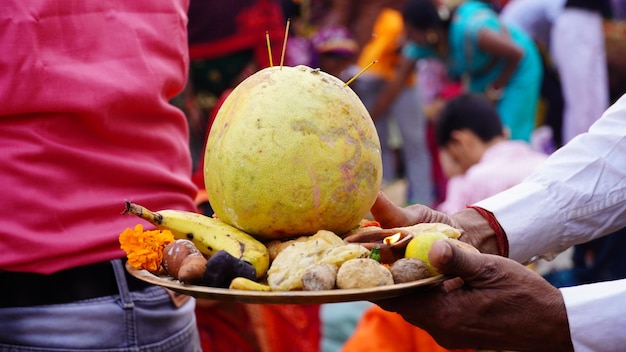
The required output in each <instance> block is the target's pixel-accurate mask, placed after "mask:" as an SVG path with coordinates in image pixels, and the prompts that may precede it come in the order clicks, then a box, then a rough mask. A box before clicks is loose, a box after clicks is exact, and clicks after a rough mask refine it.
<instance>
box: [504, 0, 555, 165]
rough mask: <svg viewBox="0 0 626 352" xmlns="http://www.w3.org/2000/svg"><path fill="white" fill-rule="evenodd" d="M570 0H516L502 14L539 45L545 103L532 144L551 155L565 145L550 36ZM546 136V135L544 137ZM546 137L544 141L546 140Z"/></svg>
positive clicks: (542, 99) (542, 95) (540, 109)
mask: <svg viewBox="0 0 626 352" xmlns="http://www.w3.org/2000/svg"><path fill="white" fill-rule="evenodd" d="M565 1H566V0H553V1H544V0H513V1H509V2H508V3H507V4H506V6H504V8H503V9H502V10H501V11H500V14H499V16H500V19H501V20H502V21H503V22H504V23H508V24H510V25H512V26H517V27H519V28H520V29H521V30H523V31H524V32H526V33H527V34H528V36H530V37H531V38H532V39H533V40H534V42H535V43H536V44H537V48H538V49H539V53H540V54H541V59H542V60H541V61H542V64H543V78H542V80H541V101H540V108H539V113H538V116H537V126H538V127H537V130H535V133H534V134H533V140H531V143H532V144H535V145H536V146H537V149H540V150H544V151H545V152H547V153H551V152H553V151H554V149H556V148H557V147H560V146H561V145H563V137H562V130H563V127H562V126H563V106H564V104H565V103H564V101H563V92H562V89H561V80H560V78H559V73H558V70H557V67H556V66H555V64H554V61H553V60H552V56H551V54H550V37H551V33H552V27H553V25H554V23H555V22H556V19H557V18H558V16H559V15H560V14H561V12H562V11H563V6H564V5H565ZM542 133H544V135H543V136H542ZM542 137H543V138H544V139H543V140H542Z"/></svg>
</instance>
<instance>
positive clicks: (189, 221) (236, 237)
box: [122, 201, 270, 278]
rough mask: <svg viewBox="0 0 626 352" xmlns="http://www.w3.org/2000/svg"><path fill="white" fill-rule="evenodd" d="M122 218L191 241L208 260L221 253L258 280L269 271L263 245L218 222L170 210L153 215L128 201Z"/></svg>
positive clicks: (268, 261) (204, 216) (265, 248)
mask: <svg viewBox="0 0 626 352" xmlns="http://www.w3.org/2000/svg"><path fill="white" fill-rule="evenodd" d="M122 214H132V215H137V216H138V217H140V218H142V219H144V220H147V221H149V222H150V223H152V224H153V225H155V226H156V227H157V228H159V229H167V230H170V231H171V232H172V234H173V235H174V237H175V238H176V239H188V240H190V241H192V242H193V243H194V244H195V245H196V247H197V248H198V250H199V251H200V252H202V253H203V254H205V255H206V256H208V257H210V256H212V255H213V254H214V253H217V252H218V251H220V250H224V251H226V252H228V253H230V254H231V255H232V256H234V257H235V258H239V259H241V260H244V261H246V262H248V263H250V264H251V265H252V266H253V267H254V269H255V271H256V277H257V278H262V277H264V276H265V274H266V273H267V269H268V268H269V263H270V255H269V251H268V249H267V247H266V246H265V245H264V244H263V243H261V242H260V241H258V240H257V239H255V238H254V237H252V236H251V235H249V234H248V233H245V232H243V231H241V230H239V229H237V228H235V227H233V226H230V225H228V224H226V223H225V222H222V221H221V220H219V219H216V218H212V217H209V216H206V215H203V214H198V213H193V212H188V211H182V210H173V209H165V210H160V211H154V212H153V211H150V210H148V209H146V208H145V207H143V206H141V205H138V204H134V203H131V202H128V201H127V202H126V209H124V211H123V212H122Z"/></svg>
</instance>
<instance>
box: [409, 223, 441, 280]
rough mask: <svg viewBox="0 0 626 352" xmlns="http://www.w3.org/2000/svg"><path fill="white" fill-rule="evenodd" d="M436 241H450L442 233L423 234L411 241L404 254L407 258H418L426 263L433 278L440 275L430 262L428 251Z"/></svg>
mask: <svg viewBox="0 0 626 352" xmlns="http://www.w3.org/2000/svg"><path fill="white" fill-rule="evenodd" d="M436 240H449V237H448V236H446V235H444V234H443V233H441V232H422V233H419V234H417V235H415V237H414V238H413V239H412V240H410V241H409V243H408V244H407V245H406V249H405V252H404V256H405V257H406V258H417V259H419V260H421V261H423V262H424V263H426V267H427V268H428V272H429V273H430V275H432V276H435V275H439V272H437V270H435V268H433V267H432V265H431V264H430V261H429V260H428V251H429V250H430V247H431V246H432V244H433V243H434V242H435V241H436Z"/></svg>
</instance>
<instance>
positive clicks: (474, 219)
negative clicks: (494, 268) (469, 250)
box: [451, 207, 508, 256]
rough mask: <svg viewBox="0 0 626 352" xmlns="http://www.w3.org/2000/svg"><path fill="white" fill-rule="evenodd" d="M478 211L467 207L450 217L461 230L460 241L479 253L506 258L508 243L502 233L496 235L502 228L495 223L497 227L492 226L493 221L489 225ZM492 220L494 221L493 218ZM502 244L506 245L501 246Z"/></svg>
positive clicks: (475, 208)
mask: <svg viewBox="0 0 626 352" xmlns="http://www.w3.org/2000/svg"><path fill="white" fill-rule="evenodd" d="M479 209H482V208H478V209H477V207H468V208H466V209H463V210H461V211H459V212H457V213H455V214H453V215H452V216H451V218H452V219H453V221H454V222H455V223H456V224H457V226H458V227H459V228H460V229H461V230H463V231H462V232H463V234H462V235H461V238H460V239H461V240H462V241H464V242H467V243H469V244H471V245H472V246H474V247H476V248H478V250H479V251H480V252H481V253H488V254H498V255H502V256H508V241H507V240H506V235H505V234H504V231H503V230H502V232H500V233H498V230H499V229H502V228H501V227H500V225H499V224H497V221H496V222H495V224H497V226H494V223H493V221H492V222H491V223H490V221H489V220H488V219H487V218H486V217H485V216H483V214H481V213H480V212H479ZM483 210H484V209H483ZM493 220H494V221H495V217H494V218H493ZM494 227H495V228H494ZM502 237H503V238H502ZM502 240H504V242H503V241H502ZM503 244H506V245H505V246H503ZM503 254H504V255H503Z"/></svg>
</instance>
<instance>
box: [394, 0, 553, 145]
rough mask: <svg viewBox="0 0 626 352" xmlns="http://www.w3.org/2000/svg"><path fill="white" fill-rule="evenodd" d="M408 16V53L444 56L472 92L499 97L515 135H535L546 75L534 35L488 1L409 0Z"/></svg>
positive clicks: (497, 102) (502, 114)
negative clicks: (449, 4) (439, 2)
mask: <svg viewBox="0 0 626 352" xmlns="http://www.w3.org/2000/svg"><path fill="white" fill-rule="evenodd" d="M403 16H404V20H405V21H404V22H405V25H406V32H407V36H408V39H409V42H408V43H407V44H406V45H405V46H404V48H403V55H404V56H405V57H407V58H408V59H410V60H413V61H417V60H419V59H422V58H432V57H435V58H439V59H440V60H443V61H444V62H445V63H446V65H447V67H448V70H449V72H450V74H451V75H453V76H456V77H463V80H464V82H465V84H466V89H467V90H468V91H469V92H474V93H480V94H484V95H485V96H487V98H489V99H490V100H491V101H492V102H494V104H495V105H496V107H497V109H498V114H499V115H500V118H501V119H502V121H503V123H504V125H505V127H506V128H508V129H509V131H510V136H511V139H516V140H517V139H520V140H524V141H527V142H528V141H530V137H531V134H532V132H533V130H534V128H535V124H536V114H537V104H538V102H539V89H540V84H541V77H542V67H541V58H540V56H539V52H538V50H537V47H536V46H535V44H534V42H533V41H532V39H531V38H529V37H528V36H527V35H526V34H525V33H524V32H523V31H522V30H520V29H518V28H516V27H509V26H507V25H506V24H503V23H502V22H501V21H500V20H499V18H498V15H497V14H496V13H495V12H494V11H493V10H492V9H491V8H490V6H489V5H488V4H486V3H484V2H482V1H477V0H469V1H465V2H462V3H461V4H460V5H459V6H458V7H455V8H452V9H451V11H449V9H448V8H446V7H441V6H440V7H439V8H438V7H437V6H436V5H435V4H434V3H433V1H432V0H409V1H408V3H407V5H406V7H405V8H404V10H403ZM397 84H398V83H397V82H396V84H395V85H397ZM393 89H394V88H390V91H392V90H393ZM395 89H397V88H395ZM390 94H391V93H390Z"/></svg>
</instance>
